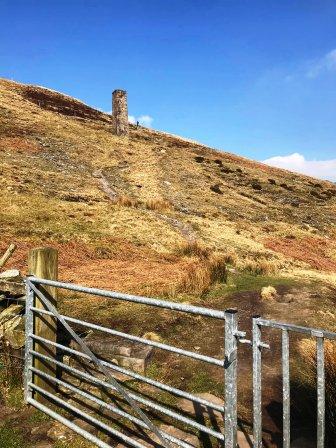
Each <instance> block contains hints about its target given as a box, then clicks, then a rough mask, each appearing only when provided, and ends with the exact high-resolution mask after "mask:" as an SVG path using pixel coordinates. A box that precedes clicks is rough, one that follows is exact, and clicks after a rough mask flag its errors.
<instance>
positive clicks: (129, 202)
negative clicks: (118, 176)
mask: <svg viewBox="0 0 336 448" xmlns="http://www.w3.org/2000/svg"><path fill="white" fill-rule="evenodd" d="M116 204H118V205H121V207H138V206H139V202H138V201H137V200H136V199H134V198H130V197H129V196H126V195H123V196H119V197H118V199H117V201H116Z"/></svg>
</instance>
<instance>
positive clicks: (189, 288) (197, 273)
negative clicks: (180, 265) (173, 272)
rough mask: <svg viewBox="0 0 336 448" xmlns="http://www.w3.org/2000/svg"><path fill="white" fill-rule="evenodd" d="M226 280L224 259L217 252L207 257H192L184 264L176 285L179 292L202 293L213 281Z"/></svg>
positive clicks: (205, 291) (221, 281)
mask: <svg viewBox="0 0 336 448" xmlns="http://www.w3.org/2000/svg"><path fill="white" fill-rule="evenodd" d="M226 280H227V269H226V262H225V259H224V258H223V257H222V256H220V255H217V254H214V255H212V256H210V257H208V258H203V259H197V258H194V259H192V260H191V261H190V262H189V263H188V264H187V266H186V268H185V270H184V273H183V275H182V278H181V280H180V282H179V284H178V286H177V288H178V291H179V292H183V293H189V294H196V295H201V296H202V295H204V294H206V293H207V292H208V291H209V290H210V288H211V286H213V285H214V284H215V283H224V282H226Z"/></svg>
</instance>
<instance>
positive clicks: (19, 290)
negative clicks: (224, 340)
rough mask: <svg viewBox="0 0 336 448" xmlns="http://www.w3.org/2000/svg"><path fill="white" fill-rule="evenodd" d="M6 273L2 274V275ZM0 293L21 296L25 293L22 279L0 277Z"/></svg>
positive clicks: (18, 277)
mask: <svg viewBox="0 0 336 448" xmlns="http://www.w3.org/2000/svg"><path fill="white" fill-rule="evenodd" d="M6 272H8V271H6ZM6 272H3V274H4V273H6ZM0 291H1V292H3V293H6V294H9V295H12V296H23V295H24V294H25V292H26V287H25V284H24V282H23V278H22V277H21V276H20V275H19V276H15V277H14V276H13V277H2V278H1V277H0Z"/></svg>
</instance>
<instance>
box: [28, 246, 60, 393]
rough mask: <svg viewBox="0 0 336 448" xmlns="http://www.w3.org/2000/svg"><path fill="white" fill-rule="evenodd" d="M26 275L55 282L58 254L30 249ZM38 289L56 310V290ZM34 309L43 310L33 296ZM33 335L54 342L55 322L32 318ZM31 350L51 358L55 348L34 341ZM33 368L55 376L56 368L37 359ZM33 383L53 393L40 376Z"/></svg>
mask: <svg viewBox="0 0 336 448" xmlns="http://www.w3.org/2000/svg"><path fill="white" fill-rule="evenodd" d="M28 274H29V275H34V276H35V277H39V278H44V279H47V280H57V276H58V252H57V250H56V249H53V248H51V247H41V248H36V249H32V250H31V251H30V252H29V257H28ZM38 289H39V290H40V291H41V292H42V293H43V294H44V295H45V296H46V298H47V299H48V300H49V301H50V302H51V303H52V304H53V305H54V307H55V308H57V289H56V288H54V287H51V286H44V285H40V286H38ZM34 303H35V307H36V308H42V309H45V306H44V305H43V303H42V302H41V301H40V300H39V298H38V297H37V296H36V295H35V299H34ZM34 334H35V335H37V336H40V337H42V338H45V339H49V340H50V341H52V342H56V337H57V320H56V319H55V318H54V317H52V316H45V315H37V314H36V315H35V316H34ZM33 348H34V350H35V351H36V352H38V353H41V354H43V355H46V356H49V357H51V358H55V357H56V348H55V347H51V346H50V345H47V344H43V343H41V342H37V341H34V344H33ZM33 366H34V367H35V368H36V369H38V370H41V371H42V372H44V373H47V374H48V375H51V376H53V377H55V376H56V366H55V364H53V363H48V362H46V361H42V360H40V359H37V358H36V357H35V358H34V360H33ZM33 383H34V384H36V385H37V386H39V387H41V388H43V389H45V390H46V391H49V392H55V385H54V384H52V383H51V382H48V381H47V380H46V379H42V378H41V377H40V376H38V375H37V374H36V375H33ZM34 398H35V399H36V400H37V401H39V402H46V401H48V400H47V399H46V398H45V397H43V396H42V395H41V394H38V393H35V394H34Z"/></svg>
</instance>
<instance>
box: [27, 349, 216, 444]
mask: <svg viewBox="0 0 336 448" xmlns="http://www.w3.org/2000/svg"><path fill="white" fill-rule="evenodd" d="M32 354H34V355H35V356H37V357H39V358H42V359H47V360H49V357H48V356H44V355H40V354H39V353H37V352H33V353H32ZM50 360H51V361H53V360H52V358H50ZM55 364H56V363H55ZM59 364H63V363H59V362H57V365H59ZM64 366H65V365H64ZM66 367H67V366H66ZM30 370H31V371H33V372H34V373H37V374H39V375H41V376H42V377H44V378H47V379H48V380H50V381H52V382H55V383H57V382H58V381H60V380H55V378H53V377H52V376H50V375H48V374H46V373H44V372H41V371H40V370H38V369H35V368H31V369H30ZM67 370H69V371H70V372H73V373H75V374H76V375H77V374H78V375H79V376H81V377H82V378H86V379H87V380H89V381H91V382H94V383H96V384H99V385H101V386H103V387H106V388H108V389H112V390H114V391H115V390H116V388H115V387H114V386H112V385H111V384H110V383H106V382H105V381H103V380H98V379H97V378H95V377H94V376H92V375H89V374H87V373H84V372H83V374H82V372H80V371H79V370H77V369H74V368H72V367H70V368H68V369H67ZM61 383H63V381H61ZM62 385H63V386H65V387H67V383H64V384H62ZM129 395H130V396H131V397H132V398H133V400H136V401H137V402H139V403H142V404H144V405H145V406H148V407H150V408H152V409H155V410H156V411H158V412H161V413H162V414H165V415H168V416H169V417H172V418H175V419H176V420H179V421H181V422H183V423H185V424H187V425H190V426H193V427H194V428H197V429H198V430H199V431H202V432H205V433H207V434H210V435H212V436H213V437H216V438H217V439H219V440H224V436H223V434H222V433H220V432H218V431H214V430H212V429H211V428H208V427H207V426H204V425H202V424H200V423H198V422H196V421H195V420H192V419H190V418H188V417H185V416H183V415H182V414H178V413H177V412H174V411H172V410H170V409H169V408H166V407H165V406H161V405H159V404H157V403H155V402H153V401H152V400H149V399H146V398H143V397H141V396H139V395H137V394H133V393H129ZM146 427H147V426H146ZM161 432H162V433H163V431H161Z"/></svg>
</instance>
